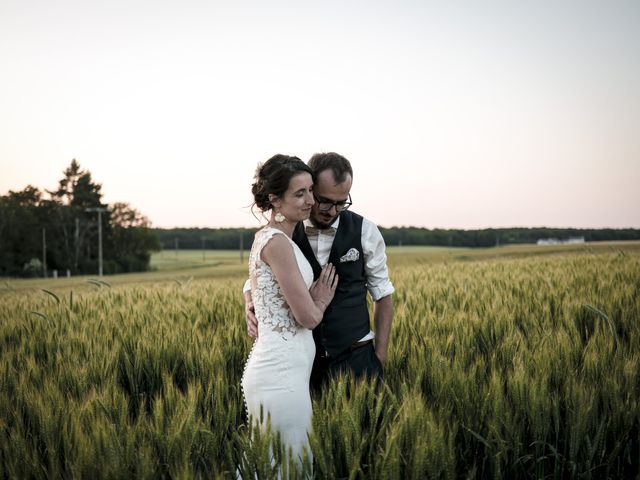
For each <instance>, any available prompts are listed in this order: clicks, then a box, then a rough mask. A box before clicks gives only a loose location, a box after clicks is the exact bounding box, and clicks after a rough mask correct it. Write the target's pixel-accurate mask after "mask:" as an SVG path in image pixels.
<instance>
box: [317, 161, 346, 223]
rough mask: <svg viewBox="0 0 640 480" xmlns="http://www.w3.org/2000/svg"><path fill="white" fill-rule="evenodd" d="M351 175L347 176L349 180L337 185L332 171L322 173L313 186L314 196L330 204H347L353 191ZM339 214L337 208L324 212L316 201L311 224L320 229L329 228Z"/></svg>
mask: <svg viewBox="0 0 640 480" xmlns="http://www.w3.org/2000/svg"><path fill="white" fill-rule="evenodd" d="M351 183H352V179H351V175H349V174H347V178H346V179H345V181H344V182H342V183H338V184H336V179H335V178H334V176H333V172H332V171H331V170H324V171H322V172H320V173H319V174H318V176H317V178H316V183H315V185H314V186H313V194H314V195H315V196H316V197H317V198H319V199H320V200H326V201H329V202H345V201H347V200H348V199H349V192H350V191H351ZM338 214H339V212H337V211H336V207H335V206H333V207H331V210H329V211H326V212H322V211H320V209H319V208H318V202H317V200H316V202H315V204H314V205H313V208H312V209H311V217H310V220H311V223H312V224H313V225H314V226H315V227H318V228H328V227H330V226H331V224H332V223H333V221H334V220H335V219H336V217H337V216H338Z"/></svg>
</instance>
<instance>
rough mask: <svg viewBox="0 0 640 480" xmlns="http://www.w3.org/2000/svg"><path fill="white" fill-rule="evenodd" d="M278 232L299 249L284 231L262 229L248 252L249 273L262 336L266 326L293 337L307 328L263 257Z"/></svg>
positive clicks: (282, 334)
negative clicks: (286, 298)
mask: <svg viewBox="0 0 640 480" xmlns="http://www.w3.org/2000/svg"><path fill="white" fill-rule="evenodd" d="M278 233H279V234H282V235H284V236H285V237H286V238H287V239H288V240H289V241H290V242H291V244H292V246H293V247H294V250H295V248H297V246H296V245H295V244H294V243H293V242H292V241H291V239H290V238H289V237H287V236H286V234H285V233H284V232H282V231H281V230H278V229H276V228H273V227H265V228H263V229H262V230H259V231H258V232H257V233H256V235H255V238H254V241H253V246H252V247H251V253H250V254H249V276H250V277H251V296H252V297H253V306H254V308H255V313H256V318H257V319H258V330H259V332H260V333H259V335H260V336H261V335H262V334H263V333H264V332H265V329H268V330H269V331H271V332H275V333H277V334H279V335H280V336H281V337H282V338H283V339H284V340H287V339H290V338H292V337H294V336H295V335H296V334H297V333H298V331H299V330H300V329H301V328H304V327H302V326H300V325H298V324H297V323H296V321H295V318H294V317H293V314H292V312H291V309H290V308H289V305H288V304H287V302H286V301H285V299H284V295H283V294H282V290H281V289H280V285H278V282H277V281H276V277H275V275H274V273H273V270H271V267H270V266H269V265H267V264H266V263H264V262H263V261H262V259H261V258H260V253H261V252H262V249H263V248H264V247H265V245H266V244H267V243H269V240H271V239H272V238H273V236H274V235H276V234H278ZM296 256H297V255H296Z"/></svg>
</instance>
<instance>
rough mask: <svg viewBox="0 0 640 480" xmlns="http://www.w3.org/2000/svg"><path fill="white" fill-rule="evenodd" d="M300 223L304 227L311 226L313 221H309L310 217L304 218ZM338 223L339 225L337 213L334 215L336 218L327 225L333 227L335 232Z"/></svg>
mask: <svg viewBox="0 0 640 480" xmlns="http://www.w3.org/2000/svg"><path fill="white" fill-rule="evenodd" d="M302 223H303V224H304V226H305V227H313V223H311V220H310V219H306V220H305V221H303V222H302ZM338 225H340V215H338V216H337V217H336V219H335V220H334V221H333V223H332V224H331V225H329V226H330V227H333V228H335V229H336V232H337V231H338Z"/></svg>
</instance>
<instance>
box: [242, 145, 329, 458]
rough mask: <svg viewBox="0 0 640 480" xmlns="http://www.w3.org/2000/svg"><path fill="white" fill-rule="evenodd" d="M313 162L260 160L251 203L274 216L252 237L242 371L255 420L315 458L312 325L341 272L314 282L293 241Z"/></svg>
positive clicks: (307, 203) (308, 197)
mask: <svg viewBox="0 0 640 480" xmlns="http://www.w3.org/2000/svg"><path fill="white" fill-rule="evenodd" d="M312 188H313V178H312V175H311V169H310V168H309V167H308V166H307V165H306V164H305V163H304V162H302V160H300V159H299V158H297V157H289V156H286V155H275V156H273V157H272V158H270V159H269V160H267V162H265V163H264V164H263V165H261V166H258V169H257V171H256V176H255V183H254V184H253V187H252V193H253V196H254V201H255V203H254V205H255V206H256V207H257V208H259V209H260V210H261V211H262V212H263V213H264V212H270V219H269V223H268V224H267V225H266V226H265V227H264V228H262V229H261V230H259V231H258V232H257V233H256V235H255V238H254V241H253V246H252V248H251V253H250V255H249V276H250V280H251V291H252V294H253V302H254V307H255V314H256V317H257V319H258V338H257V340H256V341H255V343H254V345H253V348H252V350H251V353H250V354H249V359H248V360H247V364H246V366H245V370H244V374H243V376H242V389H243V392H244V398H245V404H246V408H247V413H248V415H249V417H250V421H256V420H258V419H259V418H260V417H261V415H260V413H261V406H262V410H263V415H262V417H263V422H262V425H261V427H262V428H265V427H266V419H267V416H269V417H270V421H271V426H272V428H273V429H274V430H276V431H278V432H279V433H280V436H281V439H282V441H283V443H284V445H285V446H286V447H287V449H290V450H291V452H292V454H293V459H294V461H295V462H296V463H297V464H298V465H299V466H302V459H303V452H304V451H305V450H306V452H307V455H308V456H309V458H311V450H310V448H309V441H308V437H307V435H308V433H309V432H310V431H311V413H312V412H311V398H310V396H309V376H310V374H311V367H312V365H313V359H314V355H315V344H314V341H313V336H312V332H311V330H312V329H313V328H314V327H315V326H316V325H318V324H319V323H320V321H321V320H322V316H323V313H324V311H325V309H326V308H327V306H328V305H329V303H330V302H331V300H332V299H333V296H334V293H335V290H336V285H337V283H338V277H337V275H336V274H335V268H334V267H333V266H332V265H331V264H328V265H327V266H325V267H324V268H323V270H322V272H321V274H320V277H319V278H318V280H317V281H316V282H315V283H314V282H313V270H312V268H311V265H310V264H309V262H308V261H307V259H306V258H305V257H304V255H303V254H302V252H301V251H300V249H299V248H298V246H297V245H296V244H295V243H294V242H293V241H292V240H291V235H292V234H293V229H294V227H295V226H296V224H297V223H298V222H301V221H303V220H306V219H307V218H309V215H310V213H311V207H312V206H313V204H314V198H313V193H312Z"/></svg>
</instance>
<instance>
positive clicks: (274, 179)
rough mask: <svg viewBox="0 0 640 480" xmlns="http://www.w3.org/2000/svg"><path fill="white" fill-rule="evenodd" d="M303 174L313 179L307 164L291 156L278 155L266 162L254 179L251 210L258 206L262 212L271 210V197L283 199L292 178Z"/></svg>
mask: <svg viewBox="0 0 640 480" xmlns="http://www.w3.org/2000/svg"><path fill="white" fill-rule="evenodd" d="M303 172H306V173H308V174H309V175H311V176H312V177H313V172H312V171H311V168H309V167H308V166H307V164H306V163H304V162H303V161H302V160H300V159H299V158H298V157H291V156H289V155H282V154H276V155H274V156H273V157H271V158H270V159H269V160H267V161H266V162H264V163H262V164H259V165H258V168H257V169H256V174H255V176H254V177H253V178H254V180H255V181H254V183H253V185H251V193H253V204H252V205H251V209H252V210H253V207H254V206H256V207H258V208H259V209H260V211H261V212H266V211H268V210H271V208H272V205H271V202H270V201H269V195H275V196H276V197H282V195H284V192H286V191H287V188H289V182H290V181H291V178H293V177H294V176H295V175H297V174H299V173H303Z"/></svg>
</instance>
